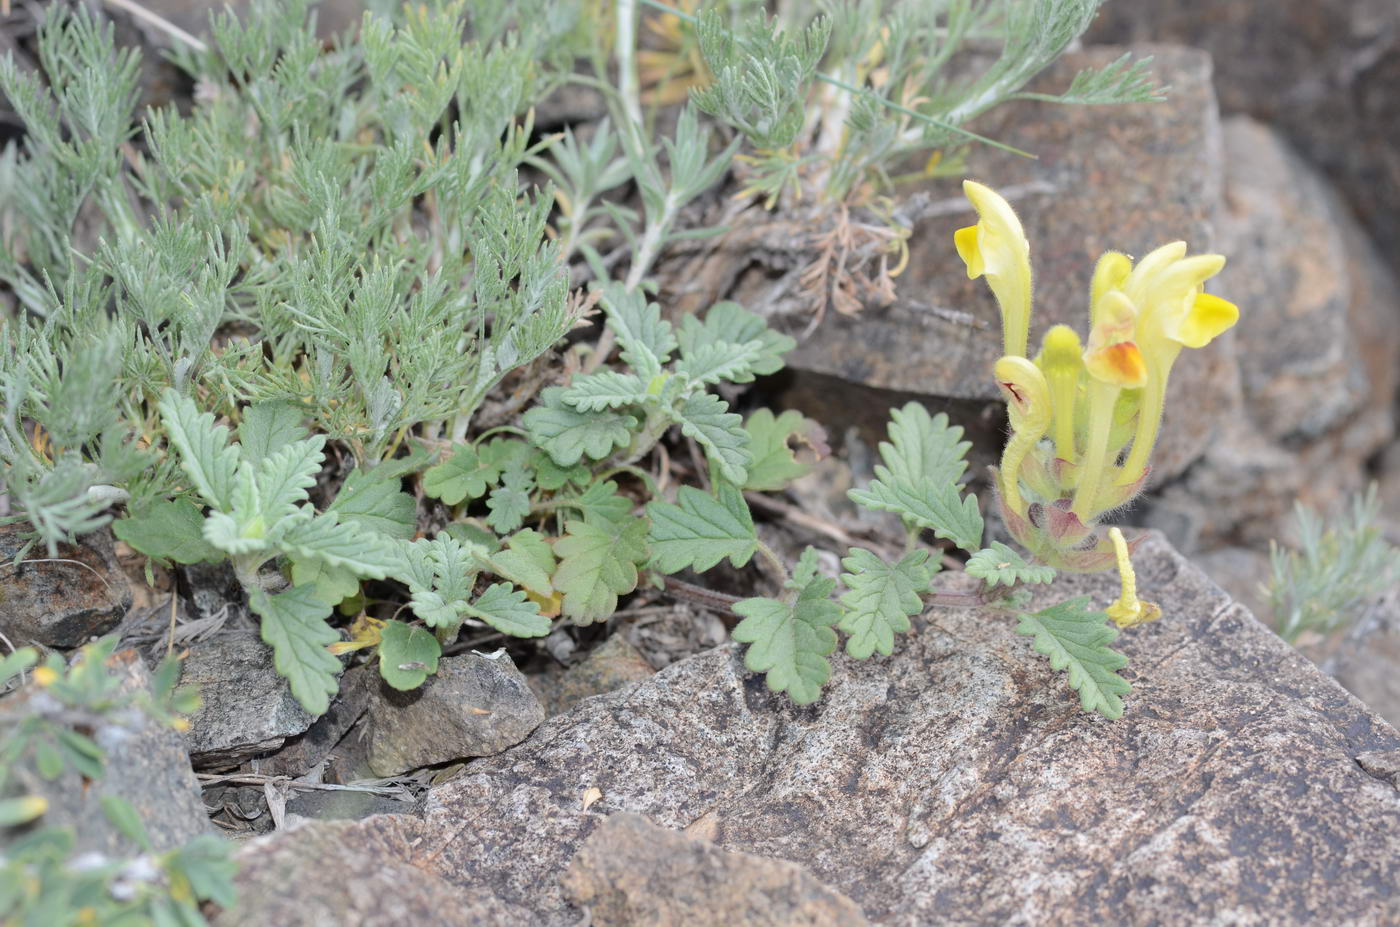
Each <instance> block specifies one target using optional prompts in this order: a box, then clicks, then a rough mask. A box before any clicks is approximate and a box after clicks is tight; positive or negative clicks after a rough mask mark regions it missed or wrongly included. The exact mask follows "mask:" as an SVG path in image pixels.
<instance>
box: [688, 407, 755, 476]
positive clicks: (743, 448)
mask: <svg viewBox="0 0 1400 927" xmlns="http://www.w3.org/2000/svg"><path fill="white" fill-rule="evenodd" d="M675 418H676V422H677V423H678V424H679V425H680V426H681V433H682V434H684V435H685V436H686V437H688V438H694V439H695V442H696V443H697V444H699V445H700V446H701V447H703V448H704V449H705V451H706V452H707V453H708V454H709V455H710V459H711V460H712V461H713V462H714V466H715V467H717V468H718V469H719V472H720V474H721V475H723V476H724V478H725V479H726V480H729V481H730V482H731V483H733V484H734V485H736V486H742V485H744V482H745V481H746V480H747V479H748V466H749V464H751V463H752V462H753V455H752V454H751V453H749V433H748V432H747V431H745V430H744V426H743V418H742V417H740V416H739V415H737V414H735V413H733V412H730V411H729V405H728V404H727V403H725V401H724V400H723V399H720V398H719V397H718V396H716V395H714V394H712V393H695V394H694V395H692V396H690V397H688V398H687V399H686V400H685V402H684V403H682V404H681V407H680V408H679V409H678V410H676V412H675Z"/></svg>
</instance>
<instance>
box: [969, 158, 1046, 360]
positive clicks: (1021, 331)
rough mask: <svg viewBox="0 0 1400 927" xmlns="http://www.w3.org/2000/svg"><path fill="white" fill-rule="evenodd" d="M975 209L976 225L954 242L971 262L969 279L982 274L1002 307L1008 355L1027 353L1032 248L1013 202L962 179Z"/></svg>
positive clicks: (1003, 330) (1004, 345) (1003, 338)
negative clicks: (1014, 209) (1013, 207)
mask: <svg viewBox="0 0 1400 927" xmlns="http://www.w3.org/2000/svg"><path fill="white" fill-rule="evenodd" d="M963 192H964V193H965V194H967V198H968V199H969V200H970V201H971V202H972V205H973V207H974V208H975V209H976V210H977V219H978V221H977V224H976V225H970V226H968V227H967V228H962V229H958V230H957V232H956V233H954V235H953V244H955V245H956V246H957V249H958V255H959V256H960V257H961V258H962V259H963V261H964V262H965V263H966V264H967V276H968V279H971V280H976V279H977V278H978V277H981V276H983V275H985V276H986V278H987V286H989V287H990V288H991V290H992V295H994V296H996V298H997V303H998V304H999V305H1000V306H1001V330H1002V343H1003V347H1004V353H1005V354H1007V355H1008V356H1012V357H1025V356H1026V343H1027V341H1028V340H1029V337H1030V324H1031V246H1030V242H1028V241H1026V233H1025V231H1024V230H1023V229H1022V228H1021V220H1020V219H1017V218H1016V213H1015V212H1014V211H1012V209H1011V204H1009V203H1007V202H1006V200H1004V199H1002V198H1001V195H1000V194H998V193H997V192H996V191H994V190H992V189H991V188H990V187H984V186H983V185H982V184H980V183H977V182H975V181H972V180H964V181H963Z"/></svg>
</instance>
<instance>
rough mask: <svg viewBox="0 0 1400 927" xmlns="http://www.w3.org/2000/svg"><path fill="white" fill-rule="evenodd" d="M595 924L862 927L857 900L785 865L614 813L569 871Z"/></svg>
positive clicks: (571, 885)
mask: <svg viewBox="0 0 1400 927" xmlns="http://www.w3.org/2000/svg"><path fill="white" fill-rule="evenodd" d="M564 892H565V893H566V894H567V895H568V896H569V898H570V899H571V900H572V901H573V902H574V904H576V905H578V906H579V907H581V908H583V909H585V910H586V911H587V912H588V919H589V923H591V924H592V925H594V927H643V925H646V927H691V925H694V924H743V925H746V927H797V925H801V927H862V925H864V924H866V923H868V922H867V921H866V919H865V917H864V915H862V914H861V912H860V908H858V907H856V906H855V904H854V903H853V902H852V901H851V899H849V898H847V897H846V896H844V895H842V894H841V893H840V892H836V891H832V890H831V889H830V888H828V887H826V886H825V885H822V884H821V883H820V882H818V881H817V880H816V879H814V878H812V875H811V873H809V872H807V871H806V870H805V869H803V868H802V867H801V866H798V865H795V864H793V863H790V862H787V861H786V860H780V859H770V858H768V857H764V856H754V855H753V854H751V853H728V852H725V851H724V850H721V849H720V848H719V847H717V846H715V845H714V844H712V843H709V842H708V841H705V840H700V839H697V838H694V837H688V836H686V835H685V834H682V833H679V832H677V831H673V830H667V829H666V828H664V827H657V826H656V825H655V824H652V823H651V822H650V821H648V820H647V819H646V818H644V817H642V816H641V815H638V814H627V813H625V812H624V813H619V814H614V815H613V816H611V817H610V818H608V819H607V820H606V821H604V822H603V823H602V824H600V825H599V826H598V828H597V829H596V830H594V831H593V834H592V836H590V837H589V838H588V840H587V841H585V842H584V844H583V848H582V849H580V850H579V852H578V855H577V856H575V857H574V860H573V862H572V863H570V864H569V869H568V872H566V873H565V874H564Z"/></svg>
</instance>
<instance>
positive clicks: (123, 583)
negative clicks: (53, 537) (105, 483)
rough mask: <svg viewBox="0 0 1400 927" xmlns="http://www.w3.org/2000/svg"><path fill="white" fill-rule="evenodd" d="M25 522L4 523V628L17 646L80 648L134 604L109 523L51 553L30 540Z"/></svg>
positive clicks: (0, 570)
mask: <svg viewBox="0 0 1400 927" xmlns="http://www.w3.org/2000/svg"><path fill="white" fill-rule="evenodd" d="M24 532H25V528H24V527H23V526H21V525H17V524H16V525H5V526H3V527H0V633H4V635H5V636H6V637H8V638H9V639H10V641H11V642H12V643H13V644H14V646H16V647H22V646H24V645H25V644H42V645H44V646H47V647H77V646H79V645H81V644H85V643H87V642H88V641H89V640H90V639H92V638H94V637H99V636H101V635H103V634H105V633H106V632H108V631H110V630H112V628H114V627H116V626H117V625H118V624H119V623H120V622H121V620H122V618H123V617H125V616H126V612H127V609H129V608H131V585H130V583H128V582H127V578H126V574H125V573H123V572H122V569H121V565H120V564H119V563H118V562H117V556H116V553H115V551H114V550H113V548H112V534H111V532H110V531H108V530H106V529H105V528H104V529H103V530H101V531H95V532H93V533H92V534H88V535H84V536H83V537H82V538H80V539H79V541H78V543H77V544H76V545H70V544H60V545H59V546H58V552H57V554H55V556H53V557H49V556H48V552H47V551H45V550H44V549H43V546H42V545H38V544H36V545H35V546H34V547H31V548H30V550H29V552H28V553H27V554H25V556H24V559H23V560H21V561H20V562H19V563H18V564H16V563H15V562H14V560H15V556H16V555H17V554H18V553H19V552H20V550H21V549H22V548H23V547H24V546H25V545H26V544H27V543H28V540H27V539H26V538H23V537H21V535H22V534H24Z"/></svg>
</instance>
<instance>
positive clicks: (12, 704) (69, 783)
mask: <svg viewBox="0 0 1400 927" xmlns="http://www.w3.org/2000/svg"><path fill="white" fill-rule="evenodd" d="M110 665H111V666H112V667H113V668H114V669H115V670H116V672H117V674H118V676H119V677H120V679H121V685H120V687H119V689H118V692H120V693H121V694H122V695H125V696H130V695H132V694H134V693H137V692H149V690H150V685H151V677H150V673H149V672H148V671H147V670H146V666H145V664H144V663H142V662H141V658H140V657H139V656H138V655H137V653H136V651H134V650H122V651H120V652H118V653H116V654H114V655H113V656H112V657H111V659H110ZM36 698H47V696H45V695H44V693H43V690H41V689H39V688H38V687H37V686H34V685H30V686H28V687H26V688H24V689H22V690H20V691H19V692H16V693H14V694H13V695H10V696H8V697H6V698H5V700H4V701H3V702H0V740H3V739H5V738H6V737H7V736H8V733H9V732H8V728H9V727H10V726H12V725H14V724H17V723H19V722H20V721H22V720H23V719H24V718H25V717H26V716H27V714H28V713H29V706H30V703H31V702H32V701H33V700H34V699H36ZM91 736H92V739H93V740H94V741H96V743H97V744H98V746H100V747H101V748H102V749H103V751H104V752H105V754H106V757H105V762H104V767H103V770H104V771H103V774H102V778H100V779H97V780H95V781H92V782H88V781H85V780H84V779H83V777H82V776H81V775H80V774H79V773H78V772H77V771H76V770H74V769H73V768H72V767H67V768H66V769H65V771H64V772H63V774H62V775H61V776H59V777H58V779H56V780H53V781H48V780H45V779H43V778H42V777H40V776H39V774H38V771H37V770H35V769H33V768H32V767H31V766H30V765H29V764H28V763H21V764H19V765H17V766H15V767H13V772H14V776H15V778H14V779H12V780H11V783H12V784H14V785H17V786H18V788H19V790H20V791H22V792H24V793H28V794H39V795H43V796H44V797H45V798H47V799H48V801H49V807H48V811H46V812H45V813H44V816H43V817H42V818H40V819H39V821H38V822H37V823H38V825H39V826H43V827H58V828H64V829H67V830H71V831H73V832H74V834H75V837H76V843H75V844H74V847H75V850H76V851H77V852H97V853H103V854H105V855H107V856H114V857H115V856H130V855H136V854H139V853H142V852H144V850H143V849H142V848H141V847H140V846H138V845H137V844H135V843H133V842H132V841H130V840H128V839H127V838H126V837H125V836H123V835H122V834H121V832H120V831H118V830H117V829H116V828H115V827H114V826H113V825H112V824H111V822H110V821H108V819H107V816H106V814H104V813H103V811H102V804H101V802H102V799H103V798H106V797H108V796H117V797H120V798H123V799H125V800H126V801H127V802H129V803H130V804H131V806H132V808H133V809H135V811H136V814H137V817H139V818H140V820H141V823H142V824H143V825H144V826H145V828H146V833H147V835H148V836H149V837H150V840H151V844H152V845H153V846H154V847H155V849H156V851H158V852H161V851H165V850H170V849H173V848H175V847H177V846H180V845H181V844H183V843H186V842H188V841H189V840H192V839H194V838H195V837H197V836H199V835H200V834H202V833H205V832H206V831H208V830H209V818H208V816H207V815H206V814H205V812H204V799H203V796H202V794H201V792H200V787H199V781H198V780H197V779H195V776H194V771H193V770H192V769H191V768H190V760H189V756H188V755H187V754H186V753H185V748H184V744H183V742H182V740H181V737H180V735H179V733H178V732H176V731H175V730H173V729H172V728H169V727H166V726H164V725H163V724H161V723H159V722H157V721H155V720H154V719H152V718H150V717H148V716H147V715H145V714H144V713H142V712H140V711H139V710H137V709H134V708H133V709H130V710H128V711H124V712H122V713H121V714H120V716H112V717H110V718H109V719H108V720H107V721H105V722H104V723H103V724H102V725H101V726H99V727H98V728H97V730H96V731H94V732H92V734H91ZM31 826H33V825H31ZM16 833H17V831H13V830H12V831H9V832H6V833H5V839H6V840H8V839H9V838H10V837H11V836H13V835H14V834H16Z"/></svg>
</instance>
